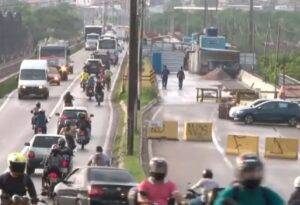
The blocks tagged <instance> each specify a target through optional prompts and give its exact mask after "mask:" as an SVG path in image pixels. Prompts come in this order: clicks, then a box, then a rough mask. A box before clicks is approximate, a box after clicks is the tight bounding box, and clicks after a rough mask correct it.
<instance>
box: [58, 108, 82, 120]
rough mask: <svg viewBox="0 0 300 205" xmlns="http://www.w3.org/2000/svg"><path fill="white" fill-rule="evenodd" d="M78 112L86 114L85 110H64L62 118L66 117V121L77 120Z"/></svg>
mask: <svg viewBox="0 0 300 205" xmlns="http://www.w3.org/2000/svg"><path fill="white" fill-rule="evenodd" d="M80 112H84V113H85V114H87V113H86V111H85V110H64V111H63V116H65V117H67V118H68V119H75V118H77V114H78V113H80Z"/></svg>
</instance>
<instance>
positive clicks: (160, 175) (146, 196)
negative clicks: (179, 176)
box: [137, 158, 185, 205]
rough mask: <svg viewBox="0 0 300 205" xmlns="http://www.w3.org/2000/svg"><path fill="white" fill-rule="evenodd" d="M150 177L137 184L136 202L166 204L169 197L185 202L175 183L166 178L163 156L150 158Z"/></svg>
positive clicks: (180, 202) (181, 202)
mask: <svg viewBox="0 0 300 205" xmlns="http://www.w3.org/2000/svg"><path fill="white" fill-rule="evenodd" d="M149 167H150V170H149V172H150V177H149V178H148V179H146V180H144V181H143V182H142V183H141V184H139V185H138V196H137V200H138V204H156V205H167V204H168V202H169V199H170V198H174V199H175V201H176V202H177V204H185V201H184V200H183V197H182V195H181V194H180V192H179V190H178V188H177V186H176V185H175V183H173V182H171V181H169V180H167V179H166V176H167V170H168V165H167V162H166V161H165V159H163V158H152V159H151V160H150V164H149Z"/></svg>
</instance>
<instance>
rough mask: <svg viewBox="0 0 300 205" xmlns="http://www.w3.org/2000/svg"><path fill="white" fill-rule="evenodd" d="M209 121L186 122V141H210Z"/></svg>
mask: <svg viewBox="0 0 300 205" xmlns="http://www.w3.org/2000/svg"><path fill="white" fill-rule="evenodd" d="M212 126H213V124H212V123H211V122H187V123H185V125H184V139H185V140H186V141H209V142H211V141H212Z"/></svg>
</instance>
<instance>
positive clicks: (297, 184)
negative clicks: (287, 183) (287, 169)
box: [294, 176, 300, 188]
mask: <svg viewBox="0 0 300 205" xmlns="http://www.w3.org/2000/svg"><path fill="white" fill-rule="evenodd" d="M294 187H295V188H300V176H298V177H296V179H295V180H294Z"/></svg>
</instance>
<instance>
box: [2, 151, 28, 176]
mask: <svg viewBox="0 0 300 205" xmlns="http://www.w3.org/2000/svg"><path fill="white" fill-rule="evenodd" d="M26 162H27V159H26V157H25V156H24V155H23V154H21V153H18V152H15V153H11V154H9V155H8V157H7V163H8V167H9V169H10V171H11V172H17V173H24V171H25V167H26Z"/></svg>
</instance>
